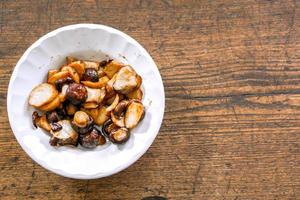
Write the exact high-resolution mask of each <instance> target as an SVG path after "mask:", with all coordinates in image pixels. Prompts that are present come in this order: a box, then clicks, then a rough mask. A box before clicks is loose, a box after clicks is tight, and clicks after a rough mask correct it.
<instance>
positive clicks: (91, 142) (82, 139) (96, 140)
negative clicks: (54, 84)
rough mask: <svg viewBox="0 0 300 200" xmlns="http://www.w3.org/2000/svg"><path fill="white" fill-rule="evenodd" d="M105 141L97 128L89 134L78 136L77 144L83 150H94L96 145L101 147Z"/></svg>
mask: <svg viewBox="0 0 300 200" xmlns="http://www.w3.org/2000/svg"><path fill="white" fill-rule="evenodd" d="M105 143H106V140H105V138H104V136H103V135H101V133H100V131H99V130H98V129H97V128H95V127H94V128H93V129H92V130H91V131H90V132H88V133H86V134H84V135H80V136H79V144H80V145H81V146H83V147H85V148H89V149H90V148H95V147H96V146H98V145H103V144H105Z"/></svg>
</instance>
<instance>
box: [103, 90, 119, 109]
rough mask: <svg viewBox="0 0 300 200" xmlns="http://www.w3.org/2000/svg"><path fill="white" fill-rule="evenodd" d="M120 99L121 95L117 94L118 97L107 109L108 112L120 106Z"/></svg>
mask: <svg viewBox="0 0 300 200" xmlns="http://www.w3.org/2000/svg"><path fill="white" fill-rule="evenodd" d="M119 99H120V97H119V95H118V94H116V96H115V98H114V101H113V102H112V103H111V104H110V105H109V106H108V107H107V109H106V110H107V111H108V112H110V111H112V110H113V109H115V107H116V106H117V105H118V103H119Z"/></svg>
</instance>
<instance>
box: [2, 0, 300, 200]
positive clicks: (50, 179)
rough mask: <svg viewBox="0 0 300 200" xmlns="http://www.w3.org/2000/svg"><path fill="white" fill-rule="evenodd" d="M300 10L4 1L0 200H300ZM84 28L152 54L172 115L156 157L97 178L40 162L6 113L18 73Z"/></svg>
mask: <svg viewBox="0 0 300 200" xmlns="http://www.w3.org/2000/svg"><path fill="white" fill-rule="evenodd" d="M299 6H300V2H299V1H296V0H294V1H291V0H260V1H257V0H244V1H238V0H216V1H204V0H199V1H193V0H189V1H188V0H186V1H185V0H174V1H171V0H162V1H150V0H149V1H148V0H137V1H134V0H128V1H122V0H117V1H110V0H102V1H97V0H86V1H75V0H74V1H51V0H49V1H37V0H34V1H27V0H26V1H25V0H20V1H0V134H1V137H0V146H1V148H0V155H1V156H0V177H1V178H0V199H104V200H105V199H137V200H139V199H142V198H145V197H150V196H161V197H166V198H168V199H195V200H196V199H197V200H198V199H235V200H237V199H299V197H300V131H299V129H300V8H299ZM74 23H99V24H106V25H110V26H113V27H116V28H118V29H120V30H122V31H124V32H126V33H128V34H130V35H131V36H132V37H134V38H135V39H137V41H139V42H140V43H141V44H142V45H143V46H144V47H145V48H146V49H147V50H148V51H149V52H150V54H151V55H152V56H153V58H154V60H155V61H156V63H157V65H158V68H159V70H160V73H161V75H162V77H163V81H164V86H165V92H166V110H165V117H164V121H163V125H162V128H161V130H160V133H159V135H158V137H157V138H156V140H155V142H154V143H153V145H152V146H151V148H150V149H149V150H148V151H147V153H146V154H145V155H144V156H143V157H142V158H141V159H140V160H139V161H137V162H136V163H135V164H134V165H132V166H131V167H129V168H128V169H126V170H125V171H123V172H121V173H118V174H116V175H113V176H111V177H107V178H103V179H99V180H90V181H84V180H73V179H67V178H63V177H60V176H58V175H55V174H53V173H50V172H49V171H47V170H45V169H43V168H42V167H40V166H39V165H37V164H35V163H34V162H33V161H32V160H31V159H30V158H29V157H28V156H27V155H26V154H25V152H24V151H23V150H22V149H21V148H20V146H19V145H18V143H17V141H16V140H15V138H14V136H13V134H12V132H11V129H10V126H9V123H8V119H7V113H6V92H7V85H8V82H9V78H10V75H11V73H12V71H13V68H14V66H15V64H16V62H17V61H18V59H19V58H20V56H21V55H22V54H23V52H24V51H25V50H26V49H27V48H28V46H29V45H30V44H32V43H33V42H34V41H35V40H37V39H38V38H39V37H41V36H42V35H44V34H45V33H47V32H49V31H51V30H53V29H56V28H58V27H61V26H64V25H68V24H74Z"/></svg>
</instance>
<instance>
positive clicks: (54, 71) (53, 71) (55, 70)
mask: <svg viewBox="0 0 300 200" xmlns="http://www.w3.org/2000/svg"><path fill="white" fill-rule="evenodd" d="M57 72H59V70H57V69H51V70H49V71H48V79H49V78H50V77H51V76H53V75H54V74H56V73H57Z"/></svg>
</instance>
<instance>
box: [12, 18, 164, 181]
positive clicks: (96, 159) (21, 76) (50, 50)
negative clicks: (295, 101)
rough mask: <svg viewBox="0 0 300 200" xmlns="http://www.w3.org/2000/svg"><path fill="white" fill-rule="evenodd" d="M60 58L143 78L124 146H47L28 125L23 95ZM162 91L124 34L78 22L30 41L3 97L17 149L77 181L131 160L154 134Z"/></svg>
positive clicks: (148, 62)
mask: <svg viewBox="0 0 300 200" xmlns="http://www.w3.org/2000/svg"><path fill="white" fill-rule="evenodd" d="M66 56H74V57H78V58H81V59H87V60H99V61H101V60H104V59H105V58H107V57H110V58H113V59H116V60H118V61H121V62H123V63H127V64H130V65H131V66H132V67H133V68H134V69H135V70H136V71H137V72H138V74H140V75H141V76H142V78H143V84H142V87H143V90H144V97H143V104H144V105H145V106H146V115H145V118H144V119H143V121H142V122H141V123H140V124H139V125H138V127H136V128H135V129H133V130H132V134H131V138H130V140H129V141H128V142H127V143H126V144H124V145H113V144H111V143H109V142H108V143H107V144H105V145H103V146H99V147H97V148H96V149H94V150H86V149H83V148H71V147H59V148H54V147H52V146H50V145H49V136H48V135H47V134H46V133H45V132H43V131H42V130H40V129H35V128H34V127H33V126H32V122H31V114H32V112H33V110H34V109H33V108H31V107H30V106H28V102H27V99H28V95H29V93H30V91H31V90H32V88H33V87H35V86H36V85H38V84H40V83H41V82H43V81H45V80H46V76H47V72H48V70H49V69H54V68H57V67H59V66H60V65H62V64H63V63H64V62H65V57H66ZM164 104H165V99H164V89H163V84H162V80H161V77H160V74H159V72H158V70H157V67H156V65H155V63H154V62H153V60H152V58H151V57H150V55H149V54H148V53H147V52H146V50H145V49H144V48H143V47H142V46H141V45H139V44H138V43H137V42H136V41H135V40H134V39H132V38H131V37H129V36H128V35H126V34H124V33H122V32H120V31H118V30H115V29H113V28H110V27H107V26H103V25H94V24H79V25H71V26H66V27H63V28H60V29H57V30H55V31H52V32H50V33H48V34H47V35H45V36H43V37H42V38H40V39H39V40H38V41H36V42H35V43H34V44H33V45H32V46H31V47H30V48H29V49H27V51H26V52H25V53H24V55H23V56H22V57H21V59H20V60H19V62H18V63H17V65H16V67H15V69H14V72H13V75H12V77H11V80H10V84H9V89H8V98H7V107H8V115H9V121H10V124H11V127H12V130H13V132H14V134H15V136H16V138H17V140H18V142H19V143H20V145H21V146H22V147H23V149H24V150H25V151H26V152H27V154H28V155H29V156H30V157H31V158H32V159H33V160H35V161H36V162H37V163H39V164H40V165H42V166H43V167H45V168H46V169H49V170H51V171H53V172H55V173H57V174H60V175H63V176H67V177H72V178H80V179H91V178H100V177H104V176H109V175H111V174H114V173H116V172H119V171H121V170H123V169H125V168H126V167H128V166H129V165H131V164H132V163H133V162H135V161H136V160H137V159H138V158H139V157H140V156H142V155H143V154H144V153H145V151H146V150H147V149H148V148H149V146H150V145H151V143H152V142H153V140H154V138H155V136H156V135H157V133H158V131H159V128H160V125H161V122H162V118H163V113H164Z"/></svg>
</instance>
